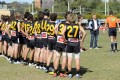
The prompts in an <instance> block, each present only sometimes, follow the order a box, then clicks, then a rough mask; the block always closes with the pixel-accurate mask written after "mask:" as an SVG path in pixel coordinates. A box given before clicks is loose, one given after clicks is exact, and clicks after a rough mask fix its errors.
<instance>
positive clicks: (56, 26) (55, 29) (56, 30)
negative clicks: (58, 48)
mask: <svg viewBox="0 0 120 80" xmlns="http://www.w3.org/2000/svg"><path fill="white" fill-rule="evenodd" d="M59 24H60V23H58V24H56V25H55V28H54V32H55V34H56V35H57V33H58V25H59Z"/></svg>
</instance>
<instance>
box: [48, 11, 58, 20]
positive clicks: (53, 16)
mask: <svg viewBox="0 0 120 80" xmlns="http://www.w3.org/2000/svg"><path fill="white" fill-rule="evenodd" d="M56 19H57V14H56V13H51V14H50V20H51V21H56Z"/></svg>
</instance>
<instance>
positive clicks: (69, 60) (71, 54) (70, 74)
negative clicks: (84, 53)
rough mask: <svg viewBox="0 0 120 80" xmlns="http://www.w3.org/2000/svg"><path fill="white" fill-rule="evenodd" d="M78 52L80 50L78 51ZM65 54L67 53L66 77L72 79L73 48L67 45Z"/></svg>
mask: <svg viewBox="0 0 120 80" xmlns="http://www.w3.org/2000/svg"><path fill="white" fill-rule="evenodd" d="M79 50H80V49H79ZM66 52H67V57H68V60H67V63H68V65H67V67H68V77H69V78H72V57H73V48H72V46H71V45H69V44H67V48H66Z"/></svg>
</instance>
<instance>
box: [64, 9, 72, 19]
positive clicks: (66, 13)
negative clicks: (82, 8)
mask: <svg viewBox="0 0 120 80" xmlns="http://www.w3.org/2000/svg"><path fill="white" fill-rule="evenodd" d="M70 13H71V12H69V11H67V12H66V13H65V15H64V17H65V19H66V18H67V15H68V14H70Z"/></svg>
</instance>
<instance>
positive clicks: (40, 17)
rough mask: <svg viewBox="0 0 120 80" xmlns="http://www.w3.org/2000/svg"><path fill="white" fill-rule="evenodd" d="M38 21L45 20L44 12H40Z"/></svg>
mask: <svg viewBox="0 0 120 80" xmlns="http://www.w3.org/2000/svg"><path fill="white" fill-rule="evenodd" d="M37 15H38V19H39V21H41V20H42V19H43V18H44V14H43V12H42V11H38V14H37Z"/></svg>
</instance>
